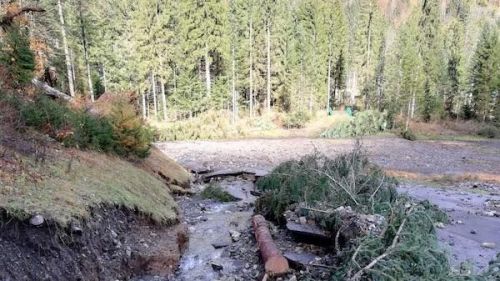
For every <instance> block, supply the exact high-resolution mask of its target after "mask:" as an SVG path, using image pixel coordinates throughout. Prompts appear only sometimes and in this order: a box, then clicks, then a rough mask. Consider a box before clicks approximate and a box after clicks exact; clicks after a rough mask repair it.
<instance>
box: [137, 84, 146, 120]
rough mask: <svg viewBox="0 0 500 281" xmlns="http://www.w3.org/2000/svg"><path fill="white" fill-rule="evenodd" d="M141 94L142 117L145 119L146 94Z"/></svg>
mask: <svg viewBox="0 0 500 281" xmlns="http://www.w3.org/2000/svg"><path fill="white" fill-rule="evenodd" d="M139 91H140V90H139ZM141 95H142V118H143V119H146V117H147V112H146V94H145V93H144V92H142V93H141Z"/></svg>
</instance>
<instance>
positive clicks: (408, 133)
mask: <svg viewBox="0 0 500 281" xmlns="http://www.w3.org/2000/svg"><path fill="white" fill-rule="evenodd" d="M400 135H401V137H402V138H403V139H405V140H409V141H416V140H417V136H416V135H415V134H414V133H413V131H412V130H410V129H407V130H402V131H401V133H400Z"/></svg>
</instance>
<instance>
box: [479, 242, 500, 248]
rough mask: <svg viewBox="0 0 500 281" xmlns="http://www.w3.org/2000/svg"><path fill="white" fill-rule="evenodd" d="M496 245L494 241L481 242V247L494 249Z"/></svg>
mask: <svg viewBox="0 0 500 281" xmlns="http://www.w3.org/2000/svg"><path fill="white" fill-rule="evenodd" d="M496 246H497V245H496V244H495V243H493V242H483V243H481V247H483V248H486V249H495V248H496Z"/></svg>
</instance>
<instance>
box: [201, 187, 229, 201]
mask: <svg viewBox="0 0 500 281" xmlns="http://www.w3.org/2000/svg"><path fill="white" fill-rule="evenodd" d="M201 197H203V198H205V199H213V200H217V201H219V202H234V201H237V199H236V198H234V196H232V195H231V194H229V193H228V192H227V191H225V190H223V189H222V188H221V187H220V186H218V185H216V184H213V183H210V184H209V185H208V186H207V187H206V188H205V189H204V190H203V191H202V192H201Z"/></svg>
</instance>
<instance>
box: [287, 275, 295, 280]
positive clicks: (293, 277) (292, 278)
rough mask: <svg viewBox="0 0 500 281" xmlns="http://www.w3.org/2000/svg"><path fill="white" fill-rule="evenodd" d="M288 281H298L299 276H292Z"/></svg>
mask: <svg viewBox="0 0 500 281" xmlns="http://www.w3.org/2000/svg"><path fill="white" fill-rule="evenodd" d="M288 281H297V276H295V275H292V277H290V279H288Z"/></svg>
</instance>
